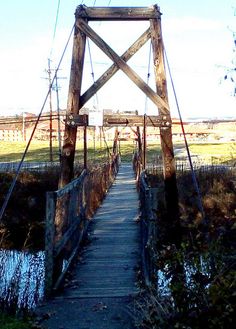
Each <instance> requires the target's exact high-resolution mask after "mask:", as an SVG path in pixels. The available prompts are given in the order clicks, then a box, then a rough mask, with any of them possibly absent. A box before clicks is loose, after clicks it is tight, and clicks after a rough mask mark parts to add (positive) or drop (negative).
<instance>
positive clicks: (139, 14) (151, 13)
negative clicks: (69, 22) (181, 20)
mask: <svg viewBox="0 0 236 329" xmlns="http://www.w3.org/2000/svg"><path fill="white" fill-rule="evenodd" d="M160 16H161V13H160V11H159V8H158V6H157V5H154V6H151V7H86V6H85V5H80V6H78V7H77V9H76V12H75V17H76V18H86V19H87V20H93V21H94V20H103V21H104V20H107V21H112V20H113V21H117V20H118V21H125V20H129V21H131V20H134V21H137V20H139V21H140V20H142V21H147V20H149V19H153V18H159V17H160Z"/></svg>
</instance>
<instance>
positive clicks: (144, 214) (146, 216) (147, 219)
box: [133, 152, 157, 286]
mask: <svg viewBox="0 0 236 329" xmlns="http://www.w3.org/2000/svg"><path fill="white" fill-rule="evenodd" d="M133 169H134V172H135V173H136V181H137V187H138V190H139V199H140V210H141V216H140V228H141V262H142V272H143V277H144V281H145V284H146V285H147V286H150V285H152V284H153V283H154V282H155V267H154V263H155V262H154V257H155V256H154V255H155V253H154V250H155V245H154V244H155V241H156V238H157V232H156V228H157V225H156V224H157V223H156V221H157V188H151V187H149V186H148V184H147V180H146V170H145V171H144V170H143V166H142V157H141V156H140V154H139V152H136V153H134V156H133Z"/></svg>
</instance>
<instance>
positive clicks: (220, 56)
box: [0, 0, 236, 118]
mask: <svg viewBox="0 0 236 329" xmlns="http://www.w3.org/2000/svg"><path fill="white" fill-rule="evenodd" d="M81 3H83V4H85V5H87V6H93V5H94V4H95V6H108V5H109V6H150V5H153V4H155V3H157V4H158V6H159V7H160V10H161V12H162V34H163V40H164V44H165V50H166V53H167V58H168V61H169V64H170V69H171V75H172V78H173V81H174V86H175V91H176V95H177V99H178V103H179V107H180V111H181V113H182V116H183V117H184V118H190V117H191V118H192V117H195V118H196V117H199V118H200V117H210V118H226V117H234V118H235V117H236V98H235V97H233V95H232V94H233V87H234V86H233V84H232V83H230V82H229V81H228V80H227V81H224V76H225V74H226V72H227V69H228V68H230V67H232V60H233V57H234V56H235V54H236V53H233V49H234V43H233V31H235V32H236V16H234V15H235V10H236V0H217V1H215V0H198V1H193V0H159V1H158V2H153V1H150V0H141V1H138V0H125V1H121V0H97V1H95V0H87V1H86V0H85V1H75V0H60V7H59V14H58V20H57V25H56V31H55V34H54V29H55V21H56V13H57V8H58V0H40V1H32V0H21V1H20V0H11V1H1V3H0V18H1V19H0V40H1V43H0V73H1V75H0V115H15V114H19V115H21V114H22V112H32V113H35V114H37V113H39V111H40V109H41V107H42V104H43V102H44V99H45V96H46V94H47V91H48V80H47V79H45V78H47V77H48V75H47V72H46V70H47V65H48V58H50V59H51V68H52V69H54V68H56V67H57V65H58V62H59V60H60V58H61V55H62V52H63V50H64V48H65V45H66V42H67V40H68V37H69V35H70V32H71V29H72V27H73V24H74V12H75V9H76V7H77V6H78V5H79V4H81ZM92 27H93V28H94V29H95V31H96V32H97V33H98V34H99V35H100V36H102V37H103V38H104V40H105V41H106V42H108V43H109V45H111V46H112V48H113V49H114V50H115V51H116V52H117V53H118V54H119V55H121V54H122V53H123V52H124V51H125V50H126V49H127V48H128V47H129V46H130V45H131V44H132V43H133V42H134V41H135V40H136V39H137V38H138V37H139V36H140V35H141V34H142V33H143V32H144V31H145V30H146V28H147V27H148V22H109V23H108V22H95V23H93V24H92ZM89 46H90V53H91V58H92V61H91V60H90V56H89V52H88V48H87V51H86V56H85V66H84V76H83V86H82V90H83V91H85V90H86V89H87V88H88V87H89V85H91V84H92V83H93V79H92V74H91V72H93V73H94V77H95V79H97V78H98V77H99V76H100V75H101V74H102V73H103V71H104V70H106V68H108V67H109V65H110V64H111V61H110V60H109V59H108V58H107V57H106V55H104V54H102V52H101V51H100V50H98V48H97V47H96V46H95V45H94V44H93V43H92V42H91V41H90V42H89ZM71 53H72V41H70V42H69V44H68V47H67V50H66V52H65V56H64V58H63V61H62V63H61V66H60V70H59V78H60V79H59V85H60V90H59V97H60V108H61V109H65V108H66V103H67V95H68V84H69V76H70V65H71ZM149 56H150V44H149V43H147V44H146V45H145V46H144V47H143V48H142V49H141V50H140V51H139V53H137V54H136V55H135V56H134V58H133V59H132V60H130V61H129V62H128V64H129V65H130V66H131V67H132V68H133V69H134V70H135V71H136V72H137V73H138V74H139V75H140V76H141V77H142V79H144V80H145V81H147V77H148V73H150V79H149V81H148V83H149V84H150V86H151V87H152V88H153V89H155V85H154V74H153V67H152V65H150V68H149V58H150V63H151V64H152V57H149ZM167 79H168V96H169V102H170V108H171V114H172V116H174V117H176V116H177V109H176V104H175V100H174V97H173V90H172V86H171V84H170V81H169V75H168V72H167ZM87 106H89V107H91V108H92V107H94V108H96V109H98V108H99V109H102V108H112V109H113V110H116V111H117V110H120V111H121V110H130V109H132V110H138V111H139V113H140V114H142V113H144V112H146V113H147V114H157V109H156V107H155V106H154V105H153V104H152V102H151V101H147V100H146V96H145V95H144V94H143V93H142V92H141V91H140V90H139V89H138V88H137V87H136V86H135V85H134V84H133V83H132V82H131V81H130V80H129V79H128V78H127V77H126V76H125V75H124V74H123V73H122V72H119V73H117V74H116V75H115V76H114V77H113V78H112V79H111V80H110V81H109V83H108V84H107V85H105V87H104V88H103V89H101V91H99V92H98V93H97V96H96V97H93V99H92V100H91V101H90V102H89V103H88V104H87ZM48 108H49V105H48V104H46V107H45V111H47V110H48ZM53 108H55V109H56V93H55V91H53Z"/></svg>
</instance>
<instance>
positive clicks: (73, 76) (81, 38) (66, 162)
mask: <svg viewBox="0 0 236 329" xmlns="http://www.w3.org/2000/svg"><path fill="white" fill-rule="evenodd" d="M81 20H82V19H80V18H79V19H77V21H81ZM78 23H79V22H78ZM85 44H86V36H85V34H84V33H83V32H81V31H80V30H79V29H78V28H77V27H76V26H75V31H74V44H73V54H72V63H71V73H70V86H69V94H68V102H67V116H69V115H71V114H78V113H79V108H80V106H79V102H80V94H81V84H82V74H83V64H84V54H85ZM76 133H77V127H76V126H74V127H73V126H72V125H66V126H65V135H64V144H63V147H62V156H61V176H60V180H59V188H61V187H63V186H64V185H66V184H68V183H69V182H70V181H71V179H72V178H73V173H74V157H75V146H76Z"/></svg>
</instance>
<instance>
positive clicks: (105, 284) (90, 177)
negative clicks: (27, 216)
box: [42, 5, 178, 329]
mask: <svg viewBox="0 0 236 329" xmlns="http://www.w3.org/2000/svg"><path fill="white" fill-rule="evenodd" d="M75 17H76V22H75V30H74V44H73V54H72V65H71V79H70V86H69V94H68V104H67V118H66V122H65V123H66V124H65V139H64V144H63V149H62V154H61V175H60V180H59V188H60V189H59V190H58V191H55V192H51V193H48V195H47V227H46V271H45V273H46V289H45V292H46V295H47V296H50V295H51V293H52V292H53V291H55V290H58V288H59V287H60V286H61V283H62V282H63V280H64V278H65V275H66V272H67V270H68V268H69V267H70V264H71V263H72V260H73V259H74V258H75V257H76V255H77V253H78V250H79V249H80V247H81V242H82V241H83V238H84V236H85V233H86V232H87V228H88V224H89V221H90V219H91V218H92V215H93V213H94V211H95V209H96V206H97V205H98V204H99V202H100V201H101V199H102V198H103V197H104V196H105V195H106V192H107V190H109V188H110V187H111V185H112V183H113V186H112V187H111V189H110V191H109V194H108V195H107V196H106V198H105V200H104V203H103V204H102V206H101V207H100V208H99V210H98V211H97V213H96V214H95V217H94V221H93V223H92V225H90V228H89V229H90V239H91V242H90V243H89V245H87V246H86V247H85V248H84V249H83V250H84V251H83V253H82V254H81V259H80V263H78V266H77V267H76V268H75V271H74V277H73V279H71V280H69V281H70V287H68V289H66V290H65V292H64V293H63V294H62V295H60V296H59V297H56V298H54V299H53V300H52V301H51V302H50V303H48V304H47V306H46V307H44V308H43V309H42V312H47V314H50V317H49V319H48V320H47V325H48V328H60V326H59V325H60V324H61V328H64V329H66V328H68V329H73V328H76V329H78V328H80V329H83V328H84V329H85V328H90V329H93V328H94V329H95V328H96V329H100V328H101V329H106V328H107V329H108V328H113V329H120V328H122V329H126V328H127V329H128V328H132V324H131V316H130V313H132V312H131V311H130V309H129V311H128V308H127V305H128V304H129V306H130V307H131V304H130V303H132V302H131V301H132V299H130V297H131V296H134V295H135V294H136V293H137V292H138V287H137V277H136V276H137V271H138V266H140V269H142V272H143V276H144V278H145V283H146V284H147V285H149V284H150V281H151V280H152V274H153V273H152V265H151V264H152V262H151V250H152V240H151V239H150V238H151V237H152V236H153V233H154V232H153V225H152V223H153V221H154V220H155V216H154V213H153V210H154V207H153V202H152V201H153V200H152V199H153V195H152V193H151V191H150V189H149V188H148V186H147V184H146V182H145V179H144V176H143V174H142V169H143V168H145V164H146V157H145V154H146V153H145V151H146V147H147V145H146V139H145V130H146V126H147V125H148V124H152V125H153V124H155V125H157V126H158V127H159V128H160V140H161V148H162V158H163V169H164V170H163V176H164V182H165V200H166V206H167V209H168V210H169V213H168V215H169V220H170V221H174V220H175V219H176V217H177V215H178V198H177V186H176V174H175V162H174V152H173V144H172V130H171V118H170V111H169V104H168V96H167V87H166V77H165V67H164V46H163V41H162V34H161V13H160V10H159V7H158V6H157V5H155V6H153V7H148V8H145V7H131V8H126V7H117V8H104V7H100V8H99V7H86V6H82V5H81V6H79V7H78V8H77V10H76V13H75ZM94 20H100V21H102V20H105V21H106V20H110V21H124V20H129V21H148V22H150V27H149V28H148V29H147V30H146V31H145V32H144V33H143V34H142V35H141V36H140V37H139V38H138V39H137V40H136V41H135V42H134V43H133V45H131V46H130V48H128V50H127V51H126V52H125V53H124V54H123V55H122V56H119V55H118V54H117V53H116V52H115V51H114V50H113V49H112V48H111V47H110V46H109V45H108V44H107V43H106V42H105V41H104V40H103V39H102V38H101V37H100V36H99V35H98V34H97V33H96V32H95V31H94V30H93V29H92V28H91V26H89V24H88V23H89V21H94ZM86 38H89V39H91V40H92V41H93V42H94V43H95V44H96V45H97V46H98V47H99V48H100V49H101V50H102V51H103V52H104V53H105V54H106V55H107V56H108V57H109V58H110V59H111V60H112V61H113V65H112V66H111V67H110V68H109V69H108V70H107V71H106V72H104V74H103V75H102V76H101V77H100V78H99V79H98V80H97V81H94V84H93V85H92V86H91V87H90V88H89V89H88V90H87V91H85V93H84V94H81V85H82V75H83V64H84V55H85V46H86ZM149 39H150V40H151V44H152V51H153V59H154V71H155V82H156V91H154V90H153V89H152V88H150V86H149V85H148V84H147V83H145V82H144V81H143V80H142V79H141V78H140V77H139V76H138V75H137V73H136V72H135V71H134V70H133V69H132V68H131V67H130V66H129V65H128V64H127V61H128V60H129V59H130V58H131V57H132V56H133V55H134V54H135V53H136V52H137V51H138V50H139V49H140V48H141V47H142V46H143V45H144V44H145V43H146V42H147V41H148V40H149ZM119 69H120V70H122V71H123V72H124V73H125V74H126V75H127V76H128V77H129V78H130V79H131V80H132V82H133V83H134V84H135V85H136V86H137V87H138V88H139V89H141V91H142V92H144V93H145V94H146V96H147V97H148V98H150V99H151V100H152V101H153V103H154V104H155V105H156V106H157V108H158V116H156V118H149V119H148V118H147V116H144V120H142V119H141V120H140V118H139V119H138V118H130V119H129V120H128V119H127V118H120V117H119V118H110V119H109V120H107V121H106V122H105V123H106V125H115V126H116V127H117V126H118V125H120V124H122V125H125V126H133V127H136V128H137V145H138V155H137V157H135V158H134V168H135V172H136V175H137V176H136V177H138V182H139V183H140V184H141V185H140V201H141V205H142V208H141V212H140V215H141V216H140V218H139V211H140V209H139V199H138V195H137V192H136V184H135V177H134V173H133V172H132V167H131V165H127V164H123V165H121V167H120V168H119V153H118V148H117V141H118V136H119V132H118V128H117V130H116V134H115V138H114V145H113V150H112V152H111V153H112V154H110V158H109V161H108V163H107V164H105V165H103V166H100V168H97V169H94V170H92V171H91V170H90V171H89V170H87V156H86V152H87V144H86V126H87V125H88V120H87V118H86V117H85V116H80V113H79V110H80V109H81V108H82V106H83V105H84V104H85V103H86V102H87V101H88V100H89V99H90V98H91V97H93V96H94V95H95V94H96V92H97V91H98V90H99V89H100V88H102V87H103V85H104V84H105V83H106V82H107V81H108V80H109V79H110V78H111V77H112V76H113V75H114V74H115V73H116V72H117V71H118V70H119ZM137 120H138V121H137ZM142 123H143V139H142V138H141V135H140V130H139V126H140V125H142ZM78 125H80V126H83V127H84V171H83V172H82V173H81V175H80V176H79V177H78V178H77V179H74V180H73V177H74V159H75V149H76V147H75V146H76V133H77V126H78ZM131 128H132V127H131ZM118 168H119V169H118ZM117 172H118V175H117V176H116V174H117ZM115 177H116V180H115ZM114 180H115V182H114ZM138 219H140V220H141V221H140V222H141V225H139V224H138V223H137V220H138ZM140 230H141V234H139V232H140ZM125 305H126V306H125ZM94 312H96V316H94Z"/></svg>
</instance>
